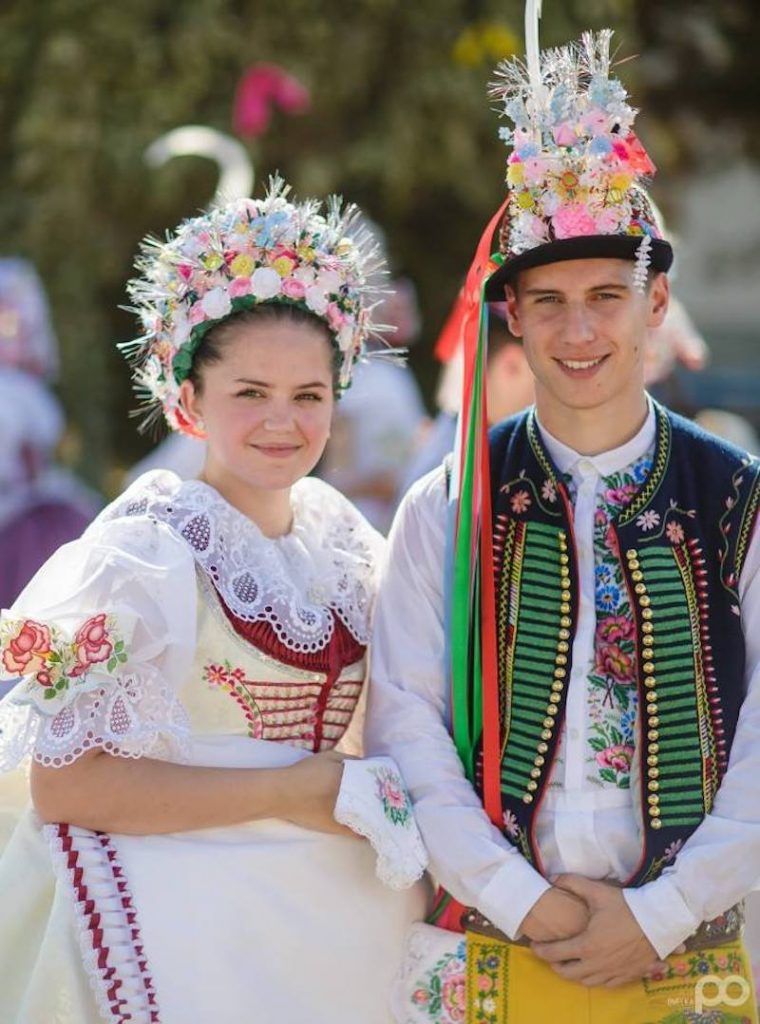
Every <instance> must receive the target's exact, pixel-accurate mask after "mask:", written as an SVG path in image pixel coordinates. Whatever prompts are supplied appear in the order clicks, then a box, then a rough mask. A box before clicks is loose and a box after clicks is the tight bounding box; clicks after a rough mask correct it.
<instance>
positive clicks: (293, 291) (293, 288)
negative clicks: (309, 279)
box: [282, 277, 306, 302]
mask: <svg viewBox="0 0 760 1024" xmlns="http://www.w3.org/2000/svg"><path fill="white" fill-rule="evenodd" d="M282 294H283V295H286V296H287V297H288V298H289V299H295V301H296V302H300V301H301V300H302V299H303V297H304V295H305V294H306V285H305V284H304V283H303V281H299V280H298V279H297V278H295V277H289V278H287V280H285V281H283V282H282Z"/></svg>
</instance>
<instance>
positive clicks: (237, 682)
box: [203, 660, 264, 740]
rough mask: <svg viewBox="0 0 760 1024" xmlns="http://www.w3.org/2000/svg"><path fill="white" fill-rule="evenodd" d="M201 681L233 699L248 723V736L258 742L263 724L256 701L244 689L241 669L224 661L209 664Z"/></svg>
mask: <svg viewBox="0 0 760 1024" xmlns="http://www.w3.org/2000/svg"><path fill="white" fill-rule="evenodd" d="M203 681H204V682H206V683H208V684H209V686H218V687H220V688H221V689H222V690H223V691H224V692H225V693H229V695H230V696H231V697H232V698H233V700H234V701H235V702H236V703H237V704H238V705H239V706H240V708H241V710H242V712H243V714H244V715H245V718H246V721H247V722H248V735H249V736H250V737H251V739H254V740H258V739H261V737H262V736H263V735H264V722H263V719H262V717H261V712H260V711H259V708H258V705H257V704H256V701H255V700H254V699H253V697H252V696H251V694H250V693H249V692H248V690H247V689H246V686H245V684H246V678H245V672H244V671H243V670H242V668H233V667H232V664H231V662H229V661H227V660H225V661H224V663H223V664H222V665H218V664H215V663H209V664H208V665H206V666H205V667H204V669H203Z"/></svg>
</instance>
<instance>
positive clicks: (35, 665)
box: [3, 619, 52, 685]
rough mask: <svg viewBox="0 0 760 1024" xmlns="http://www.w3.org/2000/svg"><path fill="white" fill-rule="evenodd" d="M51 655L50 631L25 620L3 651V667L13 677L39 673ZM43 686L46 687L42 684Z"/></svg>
mask: <svg viewBox="0 0 760 1024" xmlns="http://www.w3.org/2000/svg"><path fill="white" fill-rule="evenodd" d="M51 653H52V648H51V637H50V630H49V629H48V627H47V626H43V625H42V623H40V622H35V621H34V620H33V619H25V620H24V622H23V623H22V624H21V629H19V631H18V633H17V634H16V635H15V637H13V639H12V640H10V641H9V642H8V644H7V646H6V648H5V650H4V651H3V665H5V667H6V668H7V669H8V671H9V672H13V673H14V674H15V675H27V674H31V673H32V672H40V671H42V670H43V669H44V668H45V664H46V661H47V658H48V656H49V655H50V654H51ZM43 685H47V684H45V683H43Z"/></svg>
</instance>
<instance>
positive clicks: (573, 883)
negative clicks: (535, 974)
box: [532, 875, 660, 988]
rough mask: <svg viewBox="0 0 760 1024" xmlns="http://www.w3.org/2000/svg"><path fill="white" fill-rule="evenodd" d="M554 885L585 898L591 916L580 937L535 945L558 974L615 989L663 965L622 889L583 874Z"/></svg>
mask: <svg viewBox="0 0 760 1024" xmlns="http://www.w3.org/2000/svg"><path fill="white" fill-rule="evenodd" d="M554 884H555V885H556V886H557V888H558V889H559V890H560V891H561V890H563V889H564V890H566V891H567V892H568V893H573V894H575V895H576V896H577V897H579V898H580V899H582V900H585V902H586V905H587V906H588V909H589V915H590V916H589V920H588V925H587V926H586V928H585V929H584V930H583V931H582V932H581V933H580V934H579V935H576V936H575V937H574V938H568V939H562V940H559V941H553V942H546V941H539V942H534V943H533V944H532V948H533V952H534V953H535V954H536V956H539V957H541V959H542V960H545V961H546V962H547V963H549V964H551V966H552V968H553V969H554V970H555V971H556V972H557V974H559V975H560V976H561V977H563V978H567V979H568V980H569V981H578V982H580V983H581V984H583V985H589V986H591V985H605V986H606V987H608V988H612V987H615V986H617V985H624V984H626V983H628V982H631V981H638V980H639V979H640V978H643V977H644V976H645V975H646V974H648V973H649V972H650V971H651V970H653V969H654V967H655V966H656V965H657V964H659V962H660V961H659V957H658V956H657V953H656V952H655V950H654V948H653V946H652V945H651V944H650V942H649V940H648V939H647V937H646V936H645V935H644V933H643V932H642V930H641V928H640V927H639V925H638V922H637V921H636V918H635V917H634V916H633V914H632V913H631V911H630V910H629V909H628V904H627V903H626V901H625V899H624V897H623V891H622V889H620V888H619V886H616V885H611V884H609V883H608V882H592V881H589V880H588V879H586V878H583V877H581V876H580V875H560V877H559V878H557V879H555V880H554ZM539 902H540V901H539ZM537 905H538V904H537Z"/></svg>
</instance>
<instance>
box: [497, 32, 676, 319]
mask: <svg viewBox="0 0 760 1024" xmlns="http://www.w3.org/2000/svg"><path fill="white" fill-rule="evenodd" d="M611 38H612V32H611V31H610V30H608V29H607V30H604V31H602V32H599V33H596V34H593V33H590V32H587V33H585V34H584V35H583V37H582V39H581V42H580V43H577V44H573V45H570V46H565V47H562V48H560V49H554V50H547V51H544V52H543V53H541V54H540V55H538V54H537V55H536V58H535V59H534V61H533V62H531V60H530V56H529V59H528V62H527V63H525V62H523V61H518V60H509V61H503V62H502V63H501V64H500V65H499V67H498V68H497V72H496V81H495V82H494V83H492V85H491V87H490V95H491V96H492V97H493V98H494V99H496V100H498V101H499V103H500V105H501V110H502V113H503V114H504V116H505V117H506V118H507V119H508V120H509V121H511V122H512V126H513V127H511V128H507V127H505V128H502V129H501V130H500V132H499V135H500V137H501V138H502V139H503V141H504V142H505V143H506V145H507V147H508V148H509V150H510V155H509V157H508V160H507V174H506V180H507V186H508V190H509V203H508V209H507V212H506V214H505V216H504V219H503V222H502V228H501V232H500V239H499V254H498V262H499V263H500V264H501V265H500V267H499V269H497V270H496V272H495V273H494V274H493V275H492V276H491V278H490V279H489V282H488V286H487V290H486V296H487V298H488V299H491V300H496V301H498V300H499V299H501V298H502V297H503V285H504V284H505V283H506V282H507V281H508V280H509V279H510V278H511V277H512V276H513V275H514V274H515V273H516V272H517V271H519V270H521V269H526V268H527V267H532V266H539V265H541V264H544V263H552V262H556V261H558V260H566V259H582V258H591V257H618V258H624V259H635V260H637V261H638V263H639V264H640V265H641V272H640V273H639V275H638V277H642V275H645V273H646V270H647V269H648V267H649V266H652V267H654V269H655V270H661V271H666V270H668V269H669V267H670V264H671V262H672V259H673V252H672V249H671V247H670V244H669V243H668V242H667V241H665V240H664V239H663V237H662V234H661V232H660V229H659V227H658V225H657V221H656V219H655V215H654V212H653V209H652V205H651V203H650V201H649V199H648V196H647V194H646V190H645V185H646V183H647V181H648V179H649V178H651V177H652V176H653V175H654V173H655V166H654V164H653V163H652V161H651V159H650V158H649V155H648V154H647V152H646V150H645V149H644V146H643V145H642V143H641V141H640V140H639V139H638V137H637V136H636V134H635V132H634V130H633V123H634V120H635V118H636V114H637V111H636V110H635V109H634V108H633V107H632V106H631V105H630V103H629V102H628V95H627V93H626V90H625V88H624V87H623V85H622V84H621V83H620V82H619V81H618V80H617V79H616V78H614V77H613V76H612V75H611V73H610V41H611Z"/></svg>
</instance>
